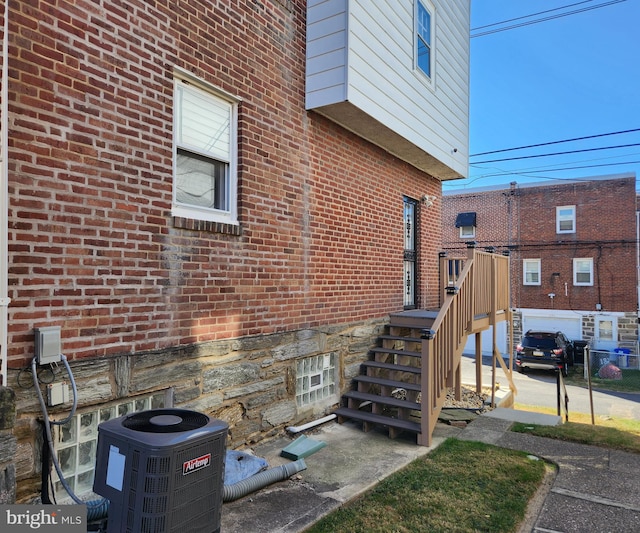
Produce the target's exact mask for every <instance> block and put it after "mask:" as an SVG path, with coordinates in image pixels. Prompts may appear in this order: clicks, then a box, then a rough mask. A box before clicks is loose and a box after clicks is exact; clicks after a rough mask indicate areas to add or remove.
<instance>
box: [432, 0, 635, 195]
mask: <svg viewBox="0 0 640 533" xmlns="http://www.w3.org/2000/svg"><path fill="white" fill-rule="evenodd" d="M602 4H609V5H606V6H604V7H600V8H597V9H590V8H593V7H595V6H598V5H602ZM564 6H567V7H564ZM557 8H563V9H557ZM585 9H590V10H588V11H583V12H580V13H575V14H571V15H567V16H560V17H558V15H561V14H564V13H568V12H570V11H576V10H585ZM545 11H546V13H542V14H540V15H537V16H534V17H531V18H519V17H523V16H525V15H530V14H533V13H541V12H545ZM471 13H472V14H471V28H472V31H471V35H472V38H471V102H470V103H471V115H470V154H471V156H472V157H470V167H469V178H467V179H465V180H456V181H452V182H444V183H443V189H444V190H445V191H449V190H452V189H460V188H469V187H482V186H488V185H498V184H499V185H503V184H504V185H508V184H509V183H510V182H512V181H516V182H518V183H531V182H540V181H544V180H546V179H549V178H551V179H561V178H576V177H586V176H599V175H605V174H617V173H622V172H635V173H636V175H637V177H638V178H640V131H635V132H631V133H626V134H619V135H609V136H602V137H599V138H594V139H585V140H581V141H574V142H563V143H557V144H552V145H548V146H541V147H538V148H531V149H527V150H514V151H506V152H500V153H494V154H488V155H475V154H480V153H481V152H488V151H494V150H504V149H507V148H514V147H520V146H528V145H533V144H540V143H548V142H553V141H562V140H565V139H574V138H578V137H587V136H595V135H602V134H607V133H613V132H619V131H625V130H634V129H640V0H624V1H617V2H616V3H614V2H612V0H589V1H586V2H584V1H583V2H579V1H577V0H473V1H472V11H471ZM547 17H557V18H554V19H553V20H548V21H546V22H540V23H536V24H529V25H526V26H522V27H519V28H514V29H510V30H507V31H500V32H496V33H491V34H488V35H479V34H480V33H482V32H487V31H491V30H495V29H500V28H503V27H505V26H510V25H515V24H522V23H527V22H530V21H532V20H536V19H540V18H547ZM516 18H517V19H518V20H512V21H511V22H506V23H504V24H501V25H496V26H489V27H485V28H480V27H481V26H485V25H489V24H493V23H496V22H501V21H506V20H509V19H516ZM474 35H477V36H475V37H474ZM623 144H638V146H633V147H628V148H620V149H606V150H593V151H590V152H583V153H575V154H566V155H560V156H553V157H551V156H549V157H539V158H530V159H524V160H513V161H492V160H495V159H504V158H513V157H522V156H531V155H537V154H549V153H552V152H565V151H571V150H585V149H593V148H600V147H611V146H617V145H623ZM485 161H492V162H485ZM612 164H613V165H612ZM595 165H609V166H595ZM567 167H591V168H578V169H576V168H574V169H571V170H569V169H567V170H555V169H561V168H567ZM533 169H535V170H533ZM505 172H506V173H505ZM495 174H499V175H495ZM491 175H493V176H491Z"/></svg>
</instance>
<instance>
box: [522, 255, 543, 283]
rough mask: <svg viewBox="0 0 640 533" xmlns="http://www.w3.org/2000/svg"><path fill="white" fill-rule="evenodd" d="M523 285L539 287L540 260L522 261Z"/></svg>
mask: <svg viewBox="0 0 640 533" xmlns="http://www.w3.org/2000/svg"><path fill="white" fill-rule="evenodd" d="M522 267H523V279H524V285H540V271H541V266H540V259H523V261H522Z"/></svg>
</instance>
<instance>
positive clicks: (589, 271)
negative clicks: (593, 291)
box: [573, 257, 593, 285]
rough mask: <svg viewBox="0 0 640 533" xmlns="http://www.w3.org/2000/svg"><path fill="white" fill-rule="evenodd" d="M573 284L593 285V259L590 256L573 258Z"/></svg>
mask: <svg viewBox="0 0 640 533" xmlns="http://www.w3.org/2000/svg"><path fill="white" fill-rule="evenodd" d="M573 284H574V285H593V259H592V258H591V257H586V258H578V259H574V260H573Z"/></svg>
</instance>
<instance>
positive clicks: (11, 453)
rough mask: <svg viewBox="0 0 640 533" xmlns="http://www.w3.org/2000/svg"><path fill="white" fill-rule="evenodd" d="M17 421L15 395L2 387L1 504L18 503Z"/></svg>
mask: <svg viewBox="0 0 640 533" xmlns="http://www.w3.org/2000/svg"><path fill="white" fill-rule="evenodd" d="M15 420H16V396H15V393H14V391H13V390H12V389H9V388H7V387H0V504H10V503H15V501H16V465H15V454H16V448H17V439H16V437H15V436H14V435H13V427H14V424H15Z"/></svg>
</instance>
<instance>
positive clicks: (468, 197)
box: [443, 177, 638, 312]
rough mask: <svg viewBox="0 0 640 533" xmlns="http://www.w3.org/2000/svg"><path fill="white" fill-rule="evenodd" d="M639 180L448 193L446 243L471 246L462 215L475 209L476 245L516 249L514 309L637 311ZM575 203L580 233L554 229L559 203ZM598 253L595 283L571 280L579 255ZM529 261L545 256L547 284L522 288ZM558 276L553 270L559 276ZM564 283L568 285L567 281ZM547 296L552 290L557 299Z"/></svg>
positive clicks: (449, 247)
mask: <svg viewBox="0 0 640 533" xmlns="http://www.w3.org/2000/svg"><path fill="white" fill-rule="evenodd" d="M635 181H636V180H635V178H633V177H629V178H619V177H618V178H615V179H613V177H612V179H593V180H587V181H585V182H568V183H561V184H556V183H554V184H549V185H540V186H537V185H536V186H519V187H516V188H510V187H508V188H505V189H502V190H484V191H477V192H472V193H464V192H461V193H460V194H456V195H447V196H445V197H444V198H443V248H444V249H445V250H450V251H451V253H455V252H456V251H459V250H461V249H462V247H464V246H465V244H464V242H465V240H464V239H460V238H459V235H458V230H457V228H455V227H454V226H455V218H456V216H457V214H458V213H461V212H466V211H476V212H477V229H476V238H475V239H473V240H475V241H476V242H477V244H478V247H484V246H494V247H496V248H497V251H498V252H502V251H503V250H509V249H510V250H511V276H512V283H511V296H512V302H513V305H514V306H515V307H526V308H536V309H551V308H555V309H573V310H579V311H590V310H591V311H595V310H596V304H600V305H601V306H602V310H603V311H621V312H624V311H626V312H634V311H635V310H636V309H637V303H638V298H637V273H636V194H635ZM563 205H575V206H576V232H575V233H562V234H558V233H556V207H557V206H563ZM588 257H590V258H593V262H594V285H593V286H574V285H573V259H574V258H588ZM523 259H540V260H541V264H542V277H541V285H539V286H529V285H526V286H525V285H523V265H522V260H523ZM554 274H555V275H554ZM565 284H566V285H565ZM549 293H554V294H555V297H554V298H553V300H552V299H551V298H549V296H548V295H549Z"/></svg>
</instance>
